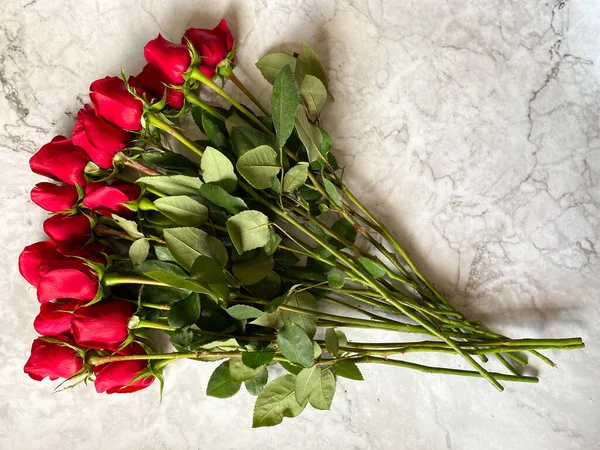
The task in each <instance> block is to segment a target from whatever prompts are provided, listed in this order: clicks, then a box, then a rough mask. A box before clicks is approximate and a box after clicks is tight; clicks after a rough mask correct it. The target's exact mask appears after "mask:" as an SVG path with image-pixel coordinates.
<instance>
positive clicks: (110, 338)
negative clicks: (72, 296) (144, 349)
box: [71, 300, 134, 350]
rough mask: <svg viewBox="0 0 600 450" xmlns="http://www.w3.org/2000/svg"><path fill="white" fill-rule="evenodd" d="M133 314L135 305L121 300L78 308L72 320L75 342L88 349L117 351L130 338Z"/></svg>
mask: <svg viewBox="0 0 600 450" xmlns="http://www.w3.org/2000/svg"><path fill="white" fill-rule="evenodd" d="M133 312H134V307H133V305H131V304H130V303H127V302H124V301H121V300H110V301H107V302H102V303H95V304H93V305H91V306H85V307H82V308H77V309H76V310H75V312H74V313H73V319H72V320H71V329H72V331H73V336H74V337H75V341H76V342H77V343H78V344H80V345H82V346H84V347H87V348H98V349H110V350H117V349H118V348H119V346H120V345H121V344H122V343H123V341H124V340H125V339H127V336H129V328H128V327H127V325H128V323H129V319H130V318H131V315H132V314H133Z"/></svg>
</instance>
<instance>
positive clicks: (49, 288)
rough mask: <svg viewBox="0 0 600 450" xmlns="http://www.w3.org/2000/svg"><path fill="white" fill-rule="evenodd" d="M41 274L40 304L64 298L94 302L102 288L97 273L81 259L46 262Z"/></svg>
mask: <svg viewBox="0 0 600 450" xmlns="http://www.w3.org/2000/svg"><path fill="white" fill-rule="evenodd" d="M40 274H41V278H40V282H39V284H38V291H37V298H38V301H39V302H40V303H46V302H49V301H51V300H57V299H62V298H71V299H75V300H82V301H83V300H92V299H93V298H94V297H95V296H96V294H97V293H98V288H99V287H100V283H99V282H98V276H97V275H96V273H95V272H94V271H93V270H92V269H91V268H90V267H89V266H88V265H87V264H86V263H85V262H84V261H83V260H81V259H79V258H67V259H64V260H61V261H48V262H44V263H42V264H41V265H40Z"/></svg>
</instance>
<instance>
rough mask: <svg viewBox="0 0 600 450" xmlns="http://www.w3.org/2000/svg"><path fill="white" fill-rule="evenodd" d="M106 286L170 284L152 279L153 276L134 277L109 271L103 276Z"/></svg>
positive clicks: (103, 282)
mask: <svg viewBox="0 0 600 450" xmlns="http://www.w3.org/2000/svg"><path fill="white" fill-rule="evenodd" d="M102 284H104V286H115V285H117V284H147V285H150V286H168V285H167V284H165V283H162V282H160V281H156V280H152V279H151V278H144V277H133V276H125V275H120V274H118V273H107V274H105V275H104V277H103V278H102Z"/></svg>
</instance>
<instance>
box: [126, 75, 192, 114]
mask: <svg viewBox="0 0 600 450" xmlns="http://www.w3.org/2000/svg"><path fill="white" fill-rule="evenodd" d="M129 84H130V85H131V86H133V87H134V88H138V89H141V90H142V91H144V92H146V94H148V95H150V96H151V98H155V99H157V100H161V99H162V98H163V95H164V94H165V89H167V105H169V106H171V107H172V108H175V109H181V108H183V104H184V101H185V96H184V94H183V92H182V91H178V90H176V89H171V88H167V87H166V86H165V84H164V83H163V82H162V81H161V80H160V75H159V73H158V72H157V71H156V70H155V69H154V67H152V66H151V65H150V64H146V65H145V66H144V68H143V69H142V71H141V72H140V73H139V74H137V75H136V76H135V77H130V78H129Z"/></svg>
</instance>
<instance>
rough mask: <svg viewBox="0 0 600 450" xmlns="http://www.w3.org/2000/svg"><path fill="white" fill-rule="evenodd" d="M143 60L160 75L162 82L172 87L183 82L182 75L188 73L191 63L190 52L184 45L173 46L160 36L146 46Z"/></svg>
mask: <svg viewBox="0 0 600 450" xmlns="http://www.w3.org/2000/svg"><path fill="white" fill-rule="evenodd" d="M144 58H146V61H148V64H150V65H151V66H152V67H154V69H155V70H156V71H157V72H158V73H159V74H160V78H161V80H162V81H164V82H165V83H169V84H173V85H179V84H182V83H183V82H184V81H185V80H184V79H183V75H182V74H184V73H185V72H187V71H188V69H189V68H190V64H191V62H192V57H191V56H190V51H189V49H188V47H187V45H185V43H184V44H174V43H172V42H169V41H167V40H166V39H165V38H164V37H162V35H160V34H159V35H158V36H157V38H156V39H153V40H151V41H150V42H148V43H147V44H146V46H145V47H144Z"/></svg>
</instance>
